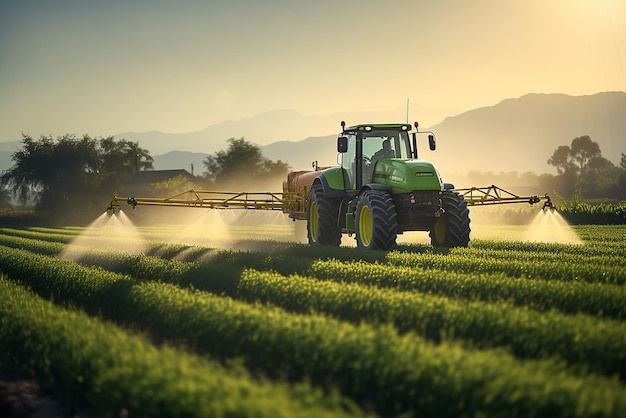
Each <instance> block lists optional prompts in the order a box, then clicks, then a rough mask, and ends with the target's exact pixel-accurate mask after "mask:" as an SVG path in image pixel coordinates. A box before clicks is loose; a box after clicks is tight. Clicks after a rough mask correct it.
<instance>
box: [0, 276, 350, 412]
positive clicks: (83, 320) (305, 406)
mask: <svg viewBox="0 0 626 418" xmlns="http://www.w3.org/2000/svg"><path fill="white" fill-rule="evenodd" d="M69 270H71V269H69ZM0 292H1V293H2V295H3V296H2V298H0V323H1V324H2V326H1V327H0V347H1V349H0V364H2V365H3V366H5V367H8V366H12V365H14V364H16V365H18V366H19V367H20V368H21V370H22V371H23V372H26V373H32V374H34V375H36V376H38V377H39V378H40V379H41V380H44V381H46V382H47V383H48V384H53V385H54V386H53V387H54V391H55V392H56V393H58V395H59V396H61V397H63V398H65V399H66V400H67V401H68V402H69V403H71V404H74V405H77V406H79V407H82V406H86V407H87V408H88V409H90V410H94V409H95V410H96V411H97V412H98V416H111V417H113V416H132V417H154V416H167V417H183V416H187V417H192V416H199V417H201V416H242V417H245V416H250V417H252V416H254V417H272V418H273V417H293V416H303V417H326V416H328V417H331V416H348V415H349V414H347V413H344V412H343V411H342V410H341V405H339V404H338V403H334V404H331V403H330V402H329V401H328V400H327V399H323V398H321V396H319V394H317V393H315V392H314V391H312V390H310V389H308V388H305V387H302V388H301V389H296V390H292V389H291V388H288V387H286V386H285V385H271V384H265V383H259V382H256V381H254V380H253V379H251V378H250V377H247V376H245V375H243V376H242V375H241V372H234V371H231V370H228V369H224V368H222V367H219V366H216V365H215V364H212V363H210V362H208V361H206V360H204V359H201V358H198V357H197V356H194V355H191V354H188V353H185V352H183V351H180V350H174V349H170V348H167V347H163V348H156V347H155V346H153V345H152V344H151V343H150V342H149V341H148V340H147V339H145V338H142V337H139V336H136V335H131V334H129V333H127V332H125V331H123V330H121V329H120V328H118V327H116V326H114V325H111V324H108V323H104V322H102V321H100V320H98V319H97V318H93V317H89V316H87V315H86V314H84V313H82V312H76V311H72V310H65V309H62V308H59V307H56V306H54V305H52V304H51V303H50V302H46V301H44V300H42V299H40V298H38V297H36V296H35V295H33V294H32V293H30V292H28V291H27V290H25V289H24V288H22V287H20V286H17V285H15V284H13V283H11V282H9V281H7V280H6V279H3V278H0ZM319 404H321V405H319ZM329 404H330V405H329ZM324 406H329V407H328V408H324Z"/></svg>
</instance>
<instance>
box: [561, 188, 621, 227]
mask: <svg viewBox="0 0 626 418" xmlns="http://www.w3.org/2000/svg"><path fill="white" fill-rule="evenodd" d="M562 200H563V203H562V204H561V205H559V206H558V208H557V209H558V211H559V213H561V214H562V215H563V217H564V218H565V219H567V221H568V222H569V223H570V224H574V225H625V224H626V200H624V201H622V202H620V203H615V204H612V203H600V204H596V205H592V204H589V203H586V202H585V201H584V199H583V198H582V196H581V193H580V192H579V191H577V192H576V193H574V195H572V197H571V198H570V199H562Z"/></svg>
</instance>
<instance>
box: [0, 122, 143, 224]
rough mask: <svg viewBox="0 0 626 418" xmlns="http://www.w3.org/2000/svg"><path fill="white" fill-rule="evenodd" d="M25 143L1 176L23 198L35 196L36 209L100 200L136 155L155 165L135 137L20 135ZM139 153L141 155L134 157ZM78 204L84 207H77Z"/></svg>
mask: <svg viewBox="0 0 626 418" xmlns="http://www.w3.org/2000/svg"><path fill="white" fill-rule="evenodd" d="M22 142H23V145H22V148H21V149H20V150H18V151H16V152H15V153H13V157H12V160H13V162H14V165H13V166H12V167H11V168H10V169H9V170H8V171H7V172H6V173H5V174H4V176H2V184H3V185H6V186H9V187H12V188H13V190H14V192H16V193H17V194H18V196H19V198H20V200H21V201H26V200H27V198H28V197H30V196H32V195H35V196H36V197H37V200H36V201H37V205H36V207H37V209H40V210H42V209H45V210H47V211H49V212H53V213H59V212H64V213H68V214H71V213H76V212H84V209H85V208H87V207H89V206H94V204H97V205H101V204H102V203H101V201H102V199H103V198H104V199H106V198H107V197H108V196H109V195H110V194H112V193H114V191H115V190H111V188H112V187H114V185H115V184H116V183H120V182H122V181H124V180H125V178H127V176H128V175H129V174H132V173H134V167H135V165H136V161H137V160H136V158H143V159H145V161H143V162H144V165H143V166H144V167H152V157H150V156H149V154H148V153H147V151H145V150H142V149H141V148H139V147H138V144H137V143H132V142H128V141H124V140H121V141H117V142H116V141H114V140H113V138H112V137H109V138H104V139H102V138H100V139H96V138H91V137H90V136H89V135H84V136H83V137H81V138H77V137H75V136H74V135H69V134H68V135H64V136H62V137H58V138H57V139H56V140H54V139H53V138H52V137H51V136H48V137H46V136H42V137H41V138H40V139H39V140H35V139H33V138H31V137H30V136H28V135H23V136H22ZM136 155H139V156H140V157H136ZM76 209H83V210H82V211H81V210H78V211H76Z"/></svg>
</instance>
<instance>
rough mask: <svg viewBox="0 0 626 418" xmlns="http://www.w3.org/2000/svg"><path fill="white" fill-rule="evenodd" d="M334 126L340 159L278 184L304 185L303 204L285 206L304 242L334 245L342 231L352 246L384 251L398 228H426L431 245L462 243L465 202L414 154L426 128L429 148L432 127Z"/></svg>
mask: <svg viewBox="0 0 626 418" xmlns="http://www.w3.org/2000/svg"><path fill="white" fill-rule="evenodd" d="M341 126H342V132H341V134H340V135H339V137H338V139H337V151H338V152H339V153H340V155H341V165H340V166H337V167H330V168H326V169H323V170H319V171H306V172H296V173H290V176H291V177H289V178H288V179H287V182H285V184H284V186H283V187H284V191H285V194H286V196H288V193H293V195H294V196H297V195H302V193H303V192H304V191H308V196H307V198H306V199H303V202H305V203H304V205H303V206H304V207H302V209H304V210H297V209H296V210H293V209H294V207H293V206H291V207H292V210H287V209H288V207H289V205H286V207H285V209H286V210H285V212H288V213H289V214H290V216H291V217H292V218H293V219H294V220H295V219H306V220H307V232H308V240H309V243H310V244H312V245H333V246H338V245H340V243H341V236H342V234H349V235H350V236H352V235H353V234H354V235H355V236H356V241H357V245H358V246H359V247H362V248H368V249H378V250H388V249H390V248H393V247H394V246H395V245H396V237H397V235H398V234H402V233H403V232H404V231H429V232H430V239H431V242H432V245H434V246H437V247H441V246H443V247H466V246H467V245H468V243H469V241H470V237H469V235H470V219H469V209H468V207H467V202H466V200H465V199H464V197H463V196H462V195H460V194H459V193H457V192H455V191H454V190H453V189H454V186H453V185H452V184H450V183H444V182H443V181H442V180H441V176H440V175H439V172H438V171H437V169H436V168H435V166H434V165H433V164H432V163H430V162H428V161H425V160H421V159H418V154H417V135H418V134H419V133H427V134H428V142H429V146H430V149H431V150H434V149H435V147H436V142H435V136H434V134H433V133H432V132H419V130H418V124H417V122H416V123H415V128H416V129H415V131H414V132H412V133H411V130H412V126H411V125H410V124H362V125H355V126H350V127H347V128H346V126H345V123H344V122H342V123H341ZM288 200H289V199H288Z"/></svg>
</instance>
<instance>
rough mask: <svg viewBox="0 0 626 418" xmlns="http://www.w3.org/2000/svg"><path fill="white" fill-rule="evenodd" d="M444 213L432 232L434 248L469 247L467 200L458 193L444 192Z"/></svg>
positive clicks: (431, 240) (442, 197)
mask: <svg viewBox="0 0 626 418" xmlns="http://www.w3.org/2000/svg"><path fill="white" fill-rule="evenodd" d="M441 203H442V205H443V209H444V211H445V212H444V213H443V215H441V217H439V219H438V220H437V222H436V223H435V225H434V226H433V227H432V229H431V230H430V242H431V244H432V245H433V246H434V247H450V248H452V247H467V245H468V244H469V241H470V218H469V209H468V208H467V202H466V201H465V198H464V197H463V196H461V195H460V194H458V193H456V192H448V191H446V192H443V193H442V194H441Z"/></svg>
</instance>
